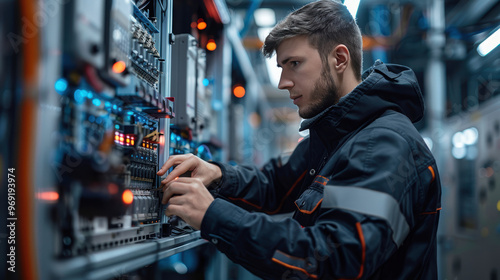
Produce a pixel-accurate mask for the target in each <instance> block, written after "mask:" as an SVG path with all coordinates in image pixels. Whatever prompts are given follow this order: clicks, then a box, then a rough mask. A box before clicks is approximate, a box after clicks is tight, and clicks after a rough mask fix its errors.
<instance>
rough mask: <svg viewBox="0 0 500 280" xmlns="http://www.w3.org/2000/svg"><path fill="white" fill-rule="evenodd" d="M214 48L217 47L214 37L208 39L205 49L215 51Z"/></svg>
mask: <svg viewBox="0 0 500 280" xmlns="http://www.w3.org/2000/svg"><path fill="white" fill-rule="evenodd" d="M216 48H217V44H216V43H215V41H214V39H210V40H208V43H207V50H209V51H215V49H216Z"/></svg>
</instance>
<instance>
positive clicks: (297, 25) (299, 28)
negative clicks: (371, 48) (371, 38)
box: [262, 0, 363, 80]
mask: <svg viewBox="0 0 500 280" xmlns="http://www.w3.org/2000/svg"><path fill="white" fill-rule="evenodd" d="M298 35H307V36H308V39H309V43H310V44H311V46H313V47H314V48H316V49H318V52H319V55H320V57H321V60H322V61H323V64H324V65H323V66H326V67H327V65H325V64H326V62H327V58H328V54H329V53H330V51H331V50H332V49H333V48H335V47H336V46H337V45H339V44H344V45H345V46H346V47H347V48H348V49H349V53H350V55H351V61H352V68H353V71H354V74H355V76H356V78H358V79H359V80H361V68H362V57H363V54H362V48H363V42H362V39H361V31H360V30H359V27H358V25H357V24H356V21H355V20H354V18H353V17H352V15H351V14H350V13H349V11H348V10H347V8H346V6H344V5H343V4H342V3H340V2H338V1H335V0H320V1H317V2H313V3H310V4H307V5H305V6H304V7H302V8H300V9H298V10H296V11H294V12H292V13H291V14H289V15H288V16H287V17H286V18H284V19H283V20H282V21H281V22H279V23H278V24H277V25H276V26H275V27H274V28H273V30H272V31H271V32H270V33H269V35H268V36H267V37H266V40H265V42H264V46H263V47H262V53H263V54H264V55H265V56H266V57H270V56H272V55H273V53H274V52H275V51H276V49H277V48H278V46H279V45H280V44H281V42H283V40H285V39H289V38H292V37H295V36H298ZM328 69H329V68H328Z"/></svg>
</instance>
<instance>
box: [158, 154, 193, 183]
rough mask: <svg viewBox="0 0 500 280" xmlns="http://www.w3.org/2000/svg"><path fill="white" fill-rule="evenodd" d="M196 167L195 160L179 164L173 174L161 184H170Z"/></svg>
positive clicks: (187, 160)
mask: <svg viewBox="0 0 500 280" xmlns="http://www.w3.org/2000/svg"><path fill="white" fill-rule="evenodd" d="M195 167H196V160H195V159H194V158H189V159H186V160H185V161H183V162H181V163H179V164H178V165H177V166H176V167H175V168H174V170H172V172H170V173H169V174H168V175H167V177H165V178H164V179H163V180H162V181H161V182H162V183H168V182H170V181H172V180H174V179H175V178H177V177H180V176H181V175H182V174H184V173H186V172H188V171H191V170H193V169H194V168H195Z"/></svg>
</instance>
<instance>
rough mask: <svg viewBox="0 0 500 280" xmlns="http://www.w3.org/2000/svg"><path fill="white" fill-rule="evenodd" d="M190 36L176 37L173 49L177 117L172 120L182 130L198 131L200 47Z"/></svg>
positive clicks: (173, 93)
mask: <svg viewBox="0 0 500 280" xmlns="http://www.w3.org/2000/svg"><path fill="white" fill-rule="evenodd" d="M197 44H198V43H197V42H196V39H195V38H194V37H193V36H191V35H189V34H179V35H176V36H175V41H174V45H173V48H172V68H173V69H175V71H172V81H175V83H172V90H171V93H172V96H173V97H175V101H176V108H175V114H176V117H175V119H174V120H172V124H175V125H176V126H177V127H180V128H183V129H184V128H187V129H190V130H196V122H197V120H196V64H197V62H196V61H197V57H198V47H197Z"/></svg>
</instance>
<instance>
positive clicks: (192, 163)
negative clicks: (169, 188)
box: [157, 154, 222, 187]
mask: <svg viewBox="0 0 500 280" xmlns="http://www.w3.org/2000/svg"><path fill="white" fill-rule="evenodd" d="M175 165H176V167H175V168H174V170H172V172H170V174H168V175H167V177H165V179H163V181H161V184H162V187H163V186H164V185H166V184H168V183H169V182H171V181H172V180H174V179H175V178H177V177H179V176H181V175H182V174H184V173H186V172H188V171H191V177H193V178H198V179H200V180H201V182H202V183H203V185H205V186H208V185H210V183H212V182H213V181H215V180H220V178H221V177H222V172H221V170H220V168H219V167H218V166H217V165H215V164H211V163H208V162H206V161H204V160H202V159H201V158H199V157H197V156H195V155H193V154H185V155H175V156H171V157H169V158H168V160H167V161H166V162H165V164H163V166H162V167H161V169H160V170H159V171H158V173H157V174H158V175H160V176H162V175H163V174H165V173H166V172H167V170H168V169H170V168H171V167H172V166H175Z"/></svg>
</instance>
